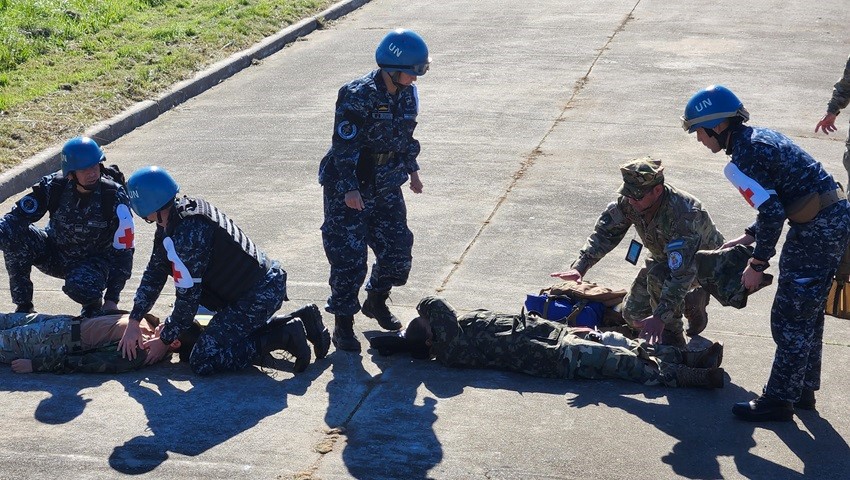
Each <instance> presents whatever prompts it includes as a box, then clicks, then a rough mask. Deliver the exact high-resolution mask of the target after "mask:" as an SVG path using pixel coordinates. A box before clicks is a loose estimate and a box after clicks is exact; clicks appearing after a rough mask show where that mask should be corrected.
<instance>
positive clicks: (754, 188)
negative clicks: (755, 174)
mask: <svg viewBox="0 0 850 480" xmlns="http://www.w3.org/2000/svg"><path fill="white" fill-rule="evenodd" d="M723 174H724V175H726V178H728V179H729V181H730V182H731V183H732V185H734V186H735V188H737V189H738V192H739V193H740V194H741V196H742V197H744V200H746V201H747V203H748V204H750V206H751V207H753V208H755V209H756V210H758V208H759V207H760V206H761V204H762V203H764V202H766V201H767V199H768V198H770V195H771V194H776V191H775V190H767V189H765V188H764V187H762V186H761V184H759V182H757V181H755V179H753V178H750V177H749V176H747V174H745V173H744V172H742V171H741V170H740V169H739V168H738V166H737V165H735V164H734V163H732V162H729V163H727V164H726V167H725V168H724V169H723Z"/></svg>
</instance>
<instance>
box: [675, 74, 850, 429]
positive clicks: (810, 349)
mask: <svg viewBox="0 0 850 480" xmlns="http://www.w3.org/2000/svg"><path fill="white" fill-rule="evenodd" d="M747 120H749V113H748V112H747V110H746V109H745V108H744V105H743V103H742V102H741V101H740V100H739V99H738V97H737V96H735V94H734V93H732V92H731V91H730V90H729V89H727V88H726V87H723V86H722V85H713V86H710V87H708V88H705V89H703V90H700V91H699V92H697V93H696V94H695V95H694V96H693V97H691V99H690V100H689V101H688V104H687V106H686V107H685V114H684V116H683V117H682V121H683V127H684V129H685V131H687V132H689V133H694V132H696V134H697V140H698V141H699V142H700V143H702V144H703V145H704V146H705V147H706V148H708V149H709V150H711V151H712V152H713V153H717V152H720V151H723V152H724V153H726V154H727V155H730V156H731V159H730V162H729V163H728V164H727V165H726V167H725V168H724V173H725V175H726V178H727V179H729V181H730V182H731V183H732V185H733V186H734V187H735V188H736V189H737V190H738V191H739V192H740V193H741V195H742V196H743V197H744V200H745V201H746V202H747V203H748V204H749V205H750V206H751V207H753V208H754V209H755V210H756V212H757V213H756V221H755V223H753V224H752V225H751V226H749V227H748V228H747V229H746V230H745V233H744V234H743V235H741V236H740V237H739V238H736V239H735V240H731V241H730V242H728V243H727V246H732V245H750V244H753V243H755V248H754V249H753V254H752V258H751V259H750V261H749V265H748V266H747V268H746V269H744V272H743V274H742V282H743V284H744V287H746V288H747V289H748V290H750V291H752V290H754V289H755V288H757V287H758V286H759V285H760V284H761V283H762V282H763V276H764V273H763V272H764V271H765V270H766V269H767V268H768V267H769V266H770V263H769V261H770V260H771V259H772V258H773V257H774V255H775V254H776V244H777V242H778V241H779V236H780V235H781V234H782V228H783V226H784V223H785V221H786V220H788V223H789V225H790V227H789V229H788V233H787V235H786V237H785V244H784V245H783V247H782V254H781V255H780V257H779V279H778V282H777V283H778V287H777V290H776V297H775V298H774V301H773V308H772V310H771V314H770V328H771V333H772V334H773V340H774V342H775V343H776V354H775V356H774V359H773V368H772V369H771V372H770V378H769V379H768V382H767V385H766V386H765V387H764V392H763V393H762V395H761V396H759V397H758V398H757V399H755V400H753V401H750V402H741V403H738V404H736V405H735V406H734V407H733V408H732V411H733V413H735V415H737V416H738V417H740V418H743V419H745V420H754V421H761V420H790V419H791V418H792V417H793V415H794V407H795V406H796V407H797V408H803V409H813V408H814V407H815V393H814V392H815V390H817V389H819V388H820V380H821V379H820V372H821V356H822V350H823V327H824V306H825V303H826V297H827V294H828V292H829V287H830V285H831V283H832V278H833V275H834V274H835V270H836V268H837V266H838V262H839V260H840V259H841V256H842V255H843V253H844V250H845V247H846V245H847V241H848V238H850V204H848V202H847V200H846V197H845V194H844V192H843V191H842V189H841V188H840V187H839V185H838V184H837V183H836V181H835V180H834V179H833V178H832V176H831V175H830V174H829V173H827V172H826V170H824V168H823V165H821V164H820V163H819V162H817V161H816V160H815V159H814V158H812V157H811V156H810V155H809V154H808V153H806V152H805V151H803V149H801V148H800V147H799V146H797V145H796V144H794V142H792V141H791V139H789V138H788V137H786V136H785V135H782V134H781V133H779V132H775V131H773V130H769V129H766V128H760V127H750V126H746V125H745V124H744V123H745V122H746V121H747Z"/></svg>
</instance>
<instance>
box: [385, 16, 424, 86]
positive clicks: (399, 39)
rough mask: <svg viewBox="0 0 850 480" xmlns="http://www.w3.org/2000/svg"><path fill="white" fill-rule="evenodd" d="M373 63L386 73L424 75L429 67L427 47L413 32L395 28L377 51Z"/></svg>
mask: <svg viewBox="0 0 850 480" xmlns="http://www.w3.org/2000/svg"><path fill="white" fill-rule="evenodd" d="M375 61H376V62H377V63H378V66H379V67H381V68H382V69H384V71H386V72H404V73H406V74H408V75H413V76H417V77H418V76H421V75H425V72H427V71H428V68H429V67H430V66H431V57H430V56H428V45H425V40H422V37H420V36H419V34H418V33H416V32H414V31H413V30H406V29H404V28H397V29H395V30H393V31H392V32H390V33H388V34H387V35H386V36H385V37H384V39H383V40H381V43H380V44H379V45H378V49H377V50H375Z"/></svg>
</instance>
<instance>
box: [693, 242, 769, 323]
mask: <svg viewBox="0 0 850 480" xmlns="http://www.w3.org/2000/svg"><path fill="white" fill-rule="evenodd" d="M752 257H753V247H751V246H749V245H735V246H733V247H729V248H720V249H717V250H700V251H699V252H697V253H696V256H695V259H694V261H695V262H696V264H697V282H698V283H699V284H700V286H702V288H703V289H704V290H705V291H706V292H708V293H709V294H710V295H711V296H712V297H714V298H716V299H717V301H718V302H720V304H721V305H723V306H724V307H734V308H744V307H746V306H747V299H749V297H750V294H751V293H755V291H753V292H750V291H748V290H747V289H746V288H745V287H744V284H743V283H742V282H741V275H742V274H743V273H744V269H745V268H747V265H748V264H749V261H750V258H752ZM771 283H773V275H771V274H769V273H765V274H764V276H763V278H762V282H761V284H760V285H759V287H758V288H757V289H756V290H761V289H762V288H764V287H766V286H768V285H770V284H771Z"/></svg>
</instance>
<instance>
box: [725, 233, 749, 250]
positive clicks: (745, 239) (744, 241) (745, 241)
mask: <svg viewBox="0 0 850 480" xmlns="http://www.w3.org/2000/svg"><path fill="white" fill-rule="evenodd" d="M755 241H756V237H754V236H752V235H750V234H748V233H745V234H743V235H741V236H740V237H738V238H736V239H734V240H729V241H728V242H726V243H724V244H723V245H721V246H720V248H731V247H734V246H735V245H752V244H753V242H755Z"/></svg>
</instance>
